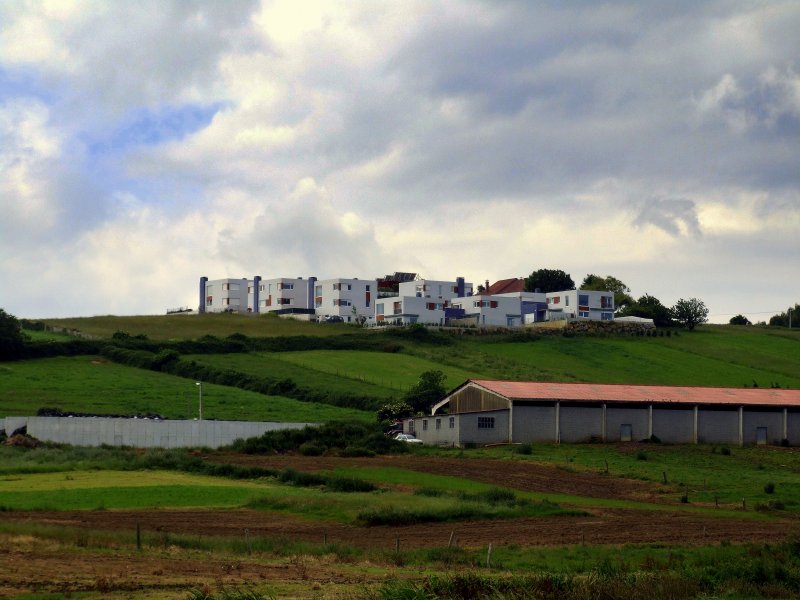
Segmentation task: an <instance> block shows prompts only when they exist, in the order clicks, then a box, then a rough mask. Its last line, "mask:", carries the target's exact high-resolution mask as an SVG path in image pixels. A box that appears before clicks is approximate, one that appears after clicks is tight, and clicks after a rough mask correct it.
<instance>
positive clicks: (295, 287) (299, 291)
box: [256, 277, 316, 314]
mask: <svg viewBox="0 0 800 600" xmlns="http://www.w3.org/2000/svg"><path fill="white" fill-rule="evenodd" d="M315 281H316V279H315V278H314V277H309V278H308V279H303V278H302V277H297V278H294V279H291V278H288V277H278V278H275V279H264V280H262V281H261V282H260V283H259V285H258V288H257V289H258V302H257V304H256V306H257V307H258V312H261V313H266V312H277V313H280V314H285V313H292V312H302V311H309V310H311V309H313V304H312V297H311V294H312V291H313V286H314V282H315Z"/></svg>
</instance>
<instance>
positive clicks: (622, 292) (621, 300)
mask: <svg viewBox="0 0 800 600" xmlns="http://www.w3.org/2000/svg"><path fill="white" fill-rule="evenodd" d="M581 289H582V290H595V291H598V292H614V308H615V309H616V312H617V314H620V313H621V312H622V311H623V310H625V308H626V307H628V306H630V305H631V304H633V303H634V300H633V297H631V295H630V291H631V288H629V287H628V286H627V285H625V284H624V283H623V282H622V281H620V280H619V279H617V278H616V277H614V276H612V275H606V276H605V277H600V276H599V275H594V274H593V273H589V274H588V275H587V276H586V277H584V279H583V282H582V283H581Z"/></svg>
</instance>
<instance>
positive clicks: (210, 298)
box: [206, 296, 214, 306]
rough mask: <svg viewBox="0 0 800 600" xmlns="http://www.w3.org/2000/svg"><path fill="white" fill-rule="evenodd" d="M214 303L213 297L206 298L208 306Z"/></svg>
mask: <svg viewBox="0 0 800 600" xmlns="http://www.w3.org/2000/svg"><path fill="white" fill-rule="evenodd" d="M213 303H214V297H213V296H209V297H208V298H206V306H211V305H212V304H213Z"/></svg>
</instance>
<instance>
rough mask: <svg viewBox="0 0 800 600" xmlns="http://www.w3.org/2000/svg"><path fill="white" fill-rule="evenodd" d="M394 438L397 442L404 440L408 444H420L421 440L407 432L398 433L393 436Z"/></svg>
mask: <svg viewBox="0 0 800 600" xmlns="http://www.w3.org/2000/svg"><path fill="white" fill-rule="evenodd" d="M394 439H396V440H397V441H399V442H406V443H408V444H421V443H422V440H419V439H417V438H415V437H414V436H413V435H411V434H408V433H398V434H397V435H396V436H394Z"/></svg>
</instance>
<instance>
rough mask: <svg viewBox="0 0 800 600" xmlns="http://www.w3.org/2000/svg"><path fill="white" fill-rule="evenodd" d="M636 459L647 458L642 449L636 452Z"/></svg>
mask: <svg viewBox="0 0 800 600" xmlns="http://www.w3.org/2000/svg"><path fill="white" fill-rule="evenodd" d="M636 460H647V454H645V452H644V450H639V452H637V453H636Z"/></svg>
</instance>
